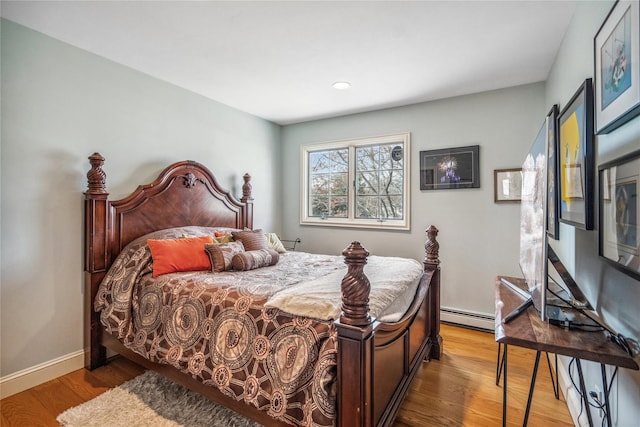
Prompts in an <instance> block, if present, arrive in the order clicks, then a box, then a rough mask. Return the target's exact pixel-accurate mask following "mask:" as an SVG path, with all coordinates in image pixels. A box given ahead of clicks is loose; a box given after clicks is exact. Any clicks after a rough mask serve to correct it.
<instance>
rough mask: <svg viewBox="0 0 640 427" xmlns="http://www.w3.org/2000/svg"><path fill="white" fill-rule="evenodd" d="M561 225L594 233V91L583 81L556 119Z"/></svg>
mask: <svg viewBox="0 0 640 427" xmlns="http://www.w3.org/2000/svg"><path fill="white" fill-rule="evenodd" d="M558 128H559V136H560V137H559V141H558V152H557V155H558V160H559V169H560V176H559V178H560V180H559V182H560V191H559V195H560V217H559V219H560V222H564V223H566V224H570V225H573V226H575V227H577V228H581V229H584V230H593V216H594V215H593V198H594V175H595V165H594V149H593V89H592V85H591V79H586V80H585V81H584V82H583V83H582V85H580V88H578V90H577V91H576V93H575V94H574V95H573V97H572V98H571V100H570V101H569V103H568V104H567V105H566V106H565V107H564V108H563V110H562V111H561V112H560V115H559V116H558Z"/></svg>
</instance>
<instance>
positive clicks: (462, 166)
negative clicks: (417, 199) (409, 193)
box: [420, 145, 480, 190]
mask: <svg viewBox="0 0 640 427" xmlns="http://www.w3.org/2000/svg"><path fill="white" fill-rule="evenodd" d="M479 155H480V146H479V145H470V146H467V147H456V148H443V149H439V150H428V151H421V152H420V190H446V189H452V188H479V187H480V171H479V167H480V159H479Z"/></svg>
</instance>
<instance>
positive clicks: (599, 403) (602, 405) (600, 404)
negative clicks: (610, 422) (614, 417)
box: [568, 357, 618, 426]
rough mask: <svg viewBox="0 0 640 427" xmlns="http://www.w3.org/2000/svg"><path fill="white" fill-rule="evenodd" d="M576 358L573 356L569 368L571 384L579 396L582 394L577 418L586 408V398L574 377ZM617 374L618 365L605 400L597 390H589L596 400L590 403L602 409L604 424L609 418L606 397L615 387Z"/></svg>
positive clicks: (607, 397)
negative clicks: (601, 398)
mask: <svg viewBox="0 0 640 427" xmlns="http://www.w3.org/2000/svg"><path fill="white" fill-rule="evenodd" d="M576 360H577V359H576V358H575V357H572V358H571V361H570V362H569V369H568V373H569V379H570V380H571V384H572V385H573V388H574V390H575V391H576V393H578V396H580V413H578V416H577V418H576V419H578V420H579V419H580V416H581V415H582V411H583V410H584V409H585V408H584V406H583V404H584V400H585V399H584V398H583V396H582V392H581V391H580V387H579V386H578V384H576V381H575V379H574V378H573V370H572V369H573V365H574V364H575V363H576ZM616 375H618V367H617V366H616V367H615V369H614V371H613V374H612V375H611V378H610V379H609V385H608V387H607V395H606V396H604V399H605V401H602V400H600V397H599V396H598V394H597V393H596V392H595V391H593V390H592V391H590V392H589V397H590V398H591V399H592V400H593V401H594V402H595V403H591V402H588V403H589V406H591V407H592V408H597V409H598V410H600V411H602V414H603V416H602V426H604V425H605V423H606V420H607V418H608V417H607V405H606V403H605V402H606V399H609V395H610V394H611V387H613V380H614V379H615V377H616Z"/></svg>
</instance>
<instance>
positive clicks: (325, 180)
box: [309, 173, 330, 195]
mask: <svg viewBox="0 0 640 427" xmlns="http://www.w3.org/2000/svg"><path fill="white" fill-rule="evenodd" d="M329 177H330V175H329V174H326V173H325V174H317V175H312V176H311V188H310V189H309V194H311V195H316V194H329Z"/></svg>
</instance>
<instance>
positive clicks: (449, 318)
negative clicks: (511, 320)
mask: <svg viewBox="0 0 640 427" xmlns="http://www.w3.org/2000/svg"><path fill="white" fill-rule="evenodd" d="M440 320H441V321H442V322H446V323H453V324H455V325H462V326H468V327H472V328H476V329H482V330H484V331H494V330H495V324H496V323H495V317H494V316H490V315H488V314H484V313H476V312H473V311H463V310H456V309H453V308H448V307H442V308H440Z"/></svg>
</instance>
